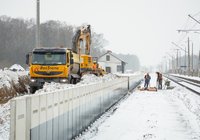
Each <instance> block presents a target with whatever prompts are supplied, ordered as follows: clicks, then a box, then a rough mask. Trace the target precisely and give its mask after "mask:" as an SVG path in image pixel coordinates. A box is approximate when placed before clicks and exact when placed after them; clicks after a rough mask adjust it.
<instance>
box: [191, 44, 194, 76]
mask: <svg viewBox="0 0 200 140" xmlns="http://www.w3.org/2000/svg"><path fill="white" fill-rule="evenodd" d="M193 59H194V56H193V43H192V60H191V61H192V68H191V69H192V76H193V63H194V62H193Z"/></svg>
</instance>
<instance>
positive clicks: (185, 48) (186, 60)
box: [185, 46, 187, 75]
mask: <svg viewBox="0 0 200 140" xmlns="http://www.w3.org/2000/svg"><path fill="white" fill-rule="evenodd" d="M186 50H187V48H186V46H185V75H186V70H187V54H186Z"/></svg>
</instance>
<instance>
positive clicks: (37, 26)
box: [36, 0, 40, 48]
mask: <svg viewBox="0 0 200 140" xmlns="http://www.w3.org/2000/svg"><path fill="white" fill-rule="evenodd" d="M36 1H37V2H36V5H37V6H36V7H37V8H36V48H39V47H40V0H36Z"/></svg>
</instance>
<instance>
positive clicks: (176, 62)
mask: <svg viewBox="0 0 200 140" xmlns="http://www.w3.org/2000/svg"><path fill="white" fill-rule="evenodd" d="M176 50H177V52H176V71H177V73H178V49H176Z"/></svg>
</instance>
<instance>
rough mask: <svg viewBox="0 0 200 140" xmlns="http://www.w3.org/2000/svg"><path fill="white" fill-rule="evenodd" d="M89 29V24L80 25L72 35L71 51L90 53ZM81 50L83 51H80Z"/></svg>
mask: <svg viewBox="0 0 200 140" xmlns="http://www.w3.org/2000/svg"><path fill="white" fill-rule="evenodd" d="M90 45H91V30H90V25H86V26H82V27H81V28H80V29H78V30H77V31H76V33H75V35H74V37H73V41H72V51H74V52H75V53H78V54H86V55H90ZM81 50H83V51H85V52H84V53H81Z"/></svg>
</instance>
